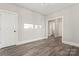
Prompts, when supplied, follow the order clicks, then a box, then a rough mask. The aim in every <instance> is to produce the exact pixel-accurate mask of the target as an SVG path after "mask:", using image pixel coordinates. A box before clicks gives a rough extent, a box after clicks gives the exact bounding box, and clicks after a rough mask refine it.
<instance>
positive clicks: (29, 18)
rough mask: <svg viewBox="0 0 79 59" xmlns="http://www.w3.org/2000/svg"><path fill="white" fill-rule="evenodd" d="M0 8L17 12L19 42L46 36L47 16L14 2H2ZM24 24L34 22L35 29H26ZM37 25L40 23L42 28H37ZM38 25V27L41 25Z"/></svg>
mask: <svg viewBox="0 0 79 59" xmlns="http://www.w3.org/2000/svg"><path fill="white" fill-rule="evenodd" d="M0 9H3V10H9V11H13V12H16V13H17V14H18V15H19V16H18V19H19V21H18V24H19V33H18V35H19V39H18V41H19V42H18V44H20V43H26V42H29V41H35V40H39V39H42V38H45V37H46V35H45V33H46V32H45V31H46V30H45V28H46V27H45V17H44V16H43V15H42V14H39V13H36V12H33V11H30V10H28V9H26V8H23V7H20V6H16V5H13V4H3V3H2V4H0ZM24 24H33V29H31V28H29V29H24ZM35 25H40V26H41V28H40V29H39V28H38V29H35ZM40 26H38V27H40Z"/></svg>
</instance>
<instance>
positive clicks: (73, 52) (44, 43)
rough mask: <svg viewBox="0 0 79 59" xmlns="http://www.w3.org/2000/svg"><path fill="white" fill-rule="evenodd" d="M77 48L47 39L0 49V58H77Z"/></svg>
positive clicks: (57, 39) (78, 51) (59, 39)
mask: <svg viewBox="0 0 79 59" xmlns="http://www.w3.org/2000/svg"><path fill="white" fill-rule="evenodd" d="M78 55H79V48H78V47H74V46H70V45H66V44H63V43H62V42H61V38H53V37H49V39H43V40H39V41H35V42H31V43H27V44H23V45H19V46H11V47H6V48H2V49H0V56H78Z"/></svg>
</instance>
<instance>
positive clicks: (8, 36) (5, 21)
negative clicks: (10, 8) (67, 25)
mask: <svg viewBox="0 0 79 59" xmlns="http://www.w3.org/2000/svg"><path fill="white" fill-rule="evenodd" d="M0 17H1V46H2V47H7V46H11V45H15V44H16V43H17V41H18V15H17V14H15V13H12V12H3V13H2V14H1V15H0Z"/></svg>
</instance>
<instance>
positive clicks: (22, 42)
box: [16, 37, 48, 45]
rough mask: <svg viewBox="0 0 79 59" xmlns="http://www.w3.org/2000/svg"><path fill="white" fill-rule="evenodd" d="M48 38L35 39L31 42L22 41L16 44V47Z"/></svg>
mask: <svg viewBox="0 0 79 59" xmlns="http://www.w3.org/2000/svg"><path fill="white" fill-rule="evenodd" d="M47 38H48V37H42V38H37V39H32V40H28V41H27V40H24V41H21V42H18V43H17V44H16V45H21V44H26V43H29V42H34V41H38V40H43V39H47Z"/></svg>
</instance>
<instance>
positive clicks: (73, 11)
mask: <svg viewBox="0 0 79 59" xmlns="http://www.w3.org/2000/svg"><path fill="white" fill-rule="evenodd" d="M59 16H63V20H62V21H63V42H64V43H66V42H72V43H73V44H74V43H76V45H78V46H79V44H78V43H79V4H76V5H73V6H71V7H68V8H66V9H63V10H61V11H57V12H56V13H54V14H51V15H48V17H47V19H48V20H49V19H51V18H55V17H59ZM68 44H71V43H68ZM73 44H71V45H73Z"/></svg>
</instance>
